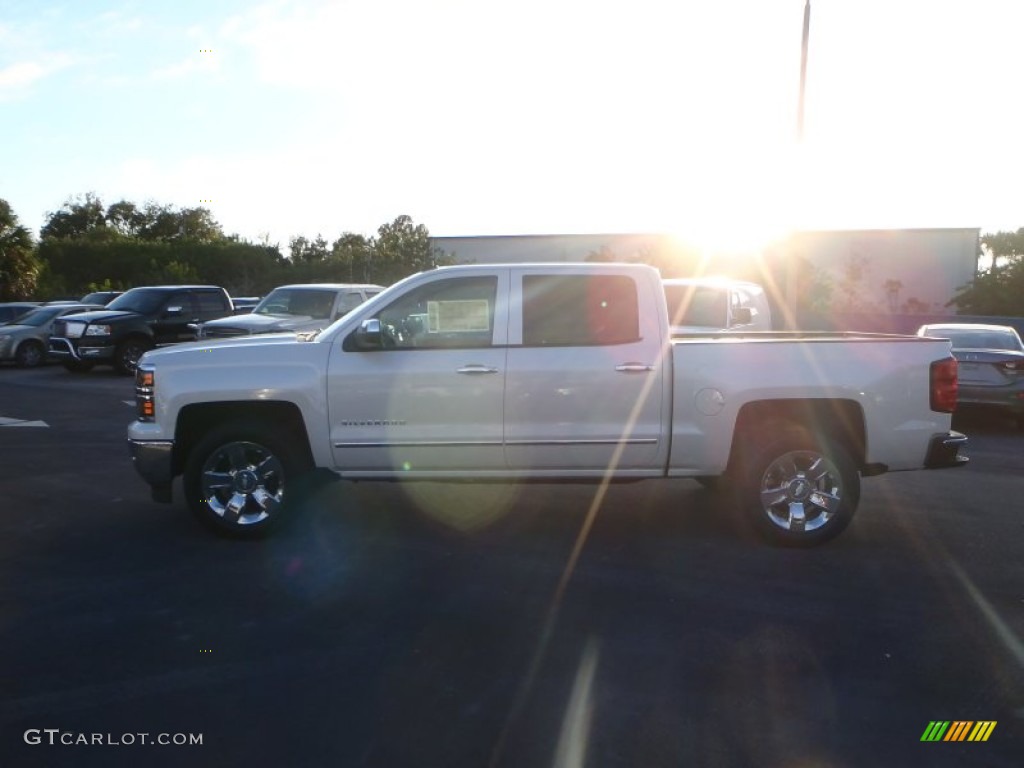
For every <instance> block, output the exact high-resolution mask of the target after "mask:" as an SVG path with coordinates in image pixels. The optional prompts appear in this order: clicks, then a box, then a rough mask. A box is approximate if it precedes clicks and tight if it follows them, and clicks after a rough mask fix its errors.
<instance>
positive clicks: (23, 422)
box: [0, 416, 50, 427]
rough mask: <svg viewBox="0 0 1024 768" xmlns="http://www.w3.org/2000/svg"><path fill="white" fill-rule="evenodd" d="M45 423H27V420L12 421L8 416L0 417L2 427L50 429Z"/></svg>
mask: <svg viewBox="0 0 1024 768" xmlns="http://www.w3.org/2000/svg"><path fill="white" fill-rule="evenodd" d="M48 426H50V425H49V424H47V423H46V422H45V421H26V420H25V419H12V418H10V417H7V416H0V427H48Z"/></svg>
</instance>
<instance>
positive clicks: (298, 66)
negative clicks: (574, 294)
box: [0, 0, 1024, 247]
mask: <svg viewBox="0 0 1024 768" xmlns="http://www.w3.org/2000/svg"><path fill="white" fill-rule="evenodd" d="M803 6H804V0H619V1H618V2H605V1H604V0H293V1H292V2H275V1H271V2H264V3H260V2H259V0H216V2H213V1H212V0H134V1H131V0H109V1H107V0H66V1H65V2H53V1H51V0H24V1H12V0H0V114H2V116H3V117H2V121H0V153H2V162H0V198H4V199H6V200H7V201H8V202H10V203H11V205H12V206H13V208H14V211H15V213H17V215H18V216H19V218H20V219H21V221H22V223H23V224H25V225H26V226H28V227H30V228H32V229H33V230H34V231H36V232H38V230H39V228H40V226H41V225H42V224H43V222H44V217H45V214H46V212H47V211H53V210H56V209H58V208H59V207H60V206H61V204H62V203H63V202H64V201H65V200H66V199H67V198H68V197H70V196H72V195H76V194H81V193H84V192H87V191H94V192H96V193H97V194H99V196H100V197H101V199H102V200H103V201H104V203H106V204H108V205H109V204H110V203H113V202H116V201H117V200H120V199H129V200H133V201H135V202H143V201H145V200H155V201H157V202H160V203H170V204H173V205H175V206H180V207H183V206H196V205H205V206H206V207H208V208H210V209H211V211H212V212H213V215H214V217H215V218H216V219H217V220H218V221H220V223H221V224H222V225H223V226H224V228H225V230H226V231H227V232H229V233H231V232H236V233H238V234H240V235H242V236H243V237H246V238H249V239H253V240H255V239H258V238H259V237H260V236H261V235H262V234H263V233H268V234H269V235H270V237H271V240H272V242H278V243H280V244H281V245H282V247H284V246H286V245H287V242H288V239H289V238H290V237H291V236H293V235H300V234H301V235H306V236H308V237H313V236H315V235H316V234H318V233H321V234H323V235H324V236H325V237H326V238H328V239H329V240H330V239H333V238H335V237H337V236H338V235H339V234H340V233H341V232H345V231H350V232H359V233H362V234H367V235H369V234H372V233H374V232H375V231H376V228H377V227H378V226H379V225H380V224H382V223H384V222H387V221H390V220H392V219H394V218H395V217H396V216H398V215H400V214H409V215H410V216H412V217H413V219H414V220H415V221H416V222H417V223H422V224H425V225H426V226H427V227H428V228H429V229H430V231H431V233H432V234H434V235H449V236H451V235H486V234H543V233H610V232H678V233H680V234H682V235H684V236H686V237H691V238H694V239H696V240H698V241H700V242H702V243H705V244H708V245H721V246H724V247H737V246H742V245H745V244H747V243H752V242H753V241H755V240H756V239H758V238H760V237H762V236H768V235H777V234H781V233H783V232H784V231H786V230H788V229H789V228H792V227H798V228H823V229H824V228H842V229H846V228H888V227H981V228H982V229H983V230H984V231H993V230H997V229H1017V228H1018V227H1022V226H1024V185H1022V184H1021V179H1022V178H1024V152H1022V151H1021V138H1020V136H1021V134H1020V131H1021V125H1022V124H1024V120H1022V118H1024V101H1022V100H1021V98H1020V94H1021V91H1022V84H1021V82H1020V80H1021V76H1022V73H1024V62H1022V60H1021V54H1020V52H1019V51H1020V45H1019V35H1020V31H1021V30H1022V29H1024V4H1022V3H1017V2H1012V1H1011V0H970V2H965V1H964V0H957V1H956V2H953V0H812V3H811V6H812V14H811V35H810V54H809V63H808V80H807V106H806V132H805V141H804V144H803V146H802V147H798V146H797V144H796V141H795V138H794V136H795V123H796V113H797V89H798V81H799V63H800V34H801V24H802V16H803ZM207 51H209V52H207Z"/></svg>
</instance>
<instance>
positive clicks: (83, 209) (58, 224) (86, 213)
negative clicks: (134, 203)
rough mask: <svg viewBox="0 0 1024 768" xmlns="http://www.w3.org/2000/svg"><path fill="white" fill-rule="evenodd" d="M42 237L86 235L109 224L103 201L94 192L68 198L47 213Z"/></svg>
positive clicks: (40, 233)
mask: <svg viewBox="0 0 1024 768" xmlns="http://www.w3.org/2000/svg"><path fill="white" fill-rule="evenodd" d="M46 216H47V222H46V224H44V225H43V228H42V230H40V232H39V236H40V239H43V240H48V239H52V238H73V237H84V236H86V235H87V234H89V233H91V232H94V231H95V230H97V229H105V228H106V226H107V217H106V212H105V211H104V210H103V203H102V202H101V201H100V199H99V197H97V196H96V193H94V192H86V193H85V195H78V196H76V197H72V198H68V199H67V200H66V201H65V202H64V205H62V206H61V207H60V209H59V210H57V211H54V212H51V213H47V214H46Z"/></svg>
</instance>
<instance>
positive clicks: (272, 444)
mask: <svg viewBox="0 0 1024 768" xmlns="http://www.w3.org/2000/svg"><path fill="white" fill-rule="evenodd" d="M307 464H308V462H306V461H303V460H302V459H300V458H299V453H298V452H297V451H296V450H295V447H294V445H293V443H292V442H290V441H289V440H288V438H287V437H284V436H279V435H278V434H274V433H273V432H271V431H270V430H269V429H265V428H263V427H262V426H258V425H253V424H248V423H244V422H234V423H230V424H224V425H221V426H219V427H216V428H214V429H213V430H211V431H210V432H209V433H207V434H206V435H205V436H204V437H203V438H202V439H201V440H200V441H199V442H198V443H197V444H196V446H195V447H194V448H193V450H192V452H191V453H190V454H189V457H188V461H187V462H186V465H185V477H184V483H185V495H186V496H187V498H188V503H189V506H190V507H191V509H192V511H193V513H194V514H195V515H196V516H197V517H198V518H199V520H200V521H202V522H203V523H204V524H205V525H207V526H209V527H210V528H212V529H213V530H214V531H215V532H217V533H221V534H224V535H227V536H232V537H236V538H253V537H258V536H263V535H265V534H267V533H269V532H270V531H271V530H272V529H274V528H276V527H277V526H278V525H279V524H280V523H281V521H282V519H283V518H285V517H286V516H287V514H288V511H289V510H290V509H291V507H292V506H293V502H294V501H295V499H294V498H293V497H294V496H295V495H296V493H295V491H296V490H297V489H298V487H299V480H300V478H301V477H302V476H303V475H305V474H307V472H308V470H309V469H310V467H309V466H307Z"/></svg>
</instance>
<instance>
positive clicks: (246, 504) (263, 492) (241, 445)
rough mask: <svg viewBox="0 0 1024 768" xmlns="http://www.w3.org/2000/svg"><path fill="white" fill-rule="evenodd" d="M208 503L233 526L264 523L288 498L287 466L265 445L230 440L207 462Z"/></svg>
mask: <svg viewBox="0 0 1024 768" xmlns="http://www.w3.org/2000/svg"><path fill="white" fill-rule="evenodd" d="M201 478H202V479H201V483H202V492H203V497H204V502H205V504H206V506H207V507H208V508H209V509H210V511H211V512H213V513H214V514H215V515H217V516H218V517H220V518H222V519H223V520H224V522H226V523H228V524H230V525H237V526H247V525H254V524H256V523H262V522H263V521H265V520H267V519H268V518H270V517H273V516H274V514H275V513H276V512H277V511H278V509H279V508H280V506H281V501H282V499H283V498H284V467H283V466H282V464H281V461H280V460H279V459H278V458H277V457H276V456H275V455H274V454H273V453H271V452H270V451H269V450H268V449H267V448H266V447H265V446H262V445H259V444H258V443H251V442H245V441H239V442H232V443H226V444H225V445H222V446H221V447H219V448H217V449H216V450H215V451H213V452H212V453H211V454H210V456H209V458H207V460H206V462H205V463H204V464H203V469H202V475H201Z"/></svg>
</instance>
